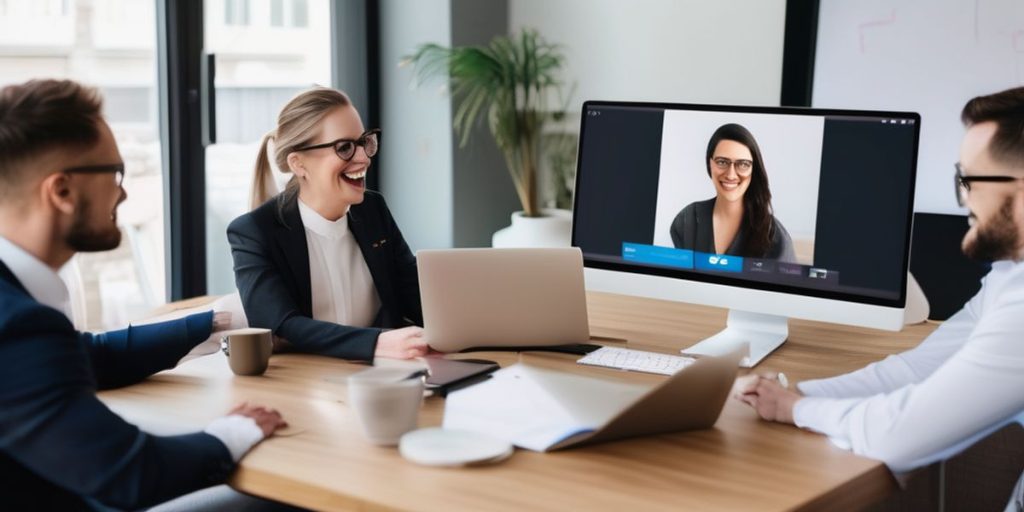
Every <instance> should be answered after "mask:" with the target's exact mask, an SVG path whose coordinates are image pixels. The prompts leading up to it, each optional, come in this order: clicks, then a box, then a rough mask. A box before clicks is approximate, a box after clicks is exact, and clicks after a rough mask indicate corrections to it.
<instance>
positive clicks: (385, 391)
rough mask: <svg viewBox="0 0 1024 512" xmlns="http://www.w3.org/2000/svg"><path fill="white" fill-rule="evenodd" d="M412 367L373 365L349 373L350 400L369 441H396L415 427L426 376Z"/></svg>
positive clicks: (384, 443) (380, 443)
mask: <svg viewBox="0 0 1024 512" xmlns="http://www.w3.org/2000/svg"><path fill="white" fill-rule="evenodd" d="M410 374H413V371H412V370H409V369H400V368H371V369H369V370H364V371H361V372H359V373H356V374H353V375H351V376H349V378H348V379H347V381H346V382H347V385H348V402H349V404H350V405H351V406H352V410H353V411H354V412H355V415H356V418H357V419H358V420H359V424H360V425H362V428H363V433H364V434H366V437H367V438H368V439H369V440H370V442H372V443H374V444H379V445H397V444H398V440H399V439H400V438H401V437H402V434H405V433H406V432H409V431H410V430H414V429H416V422H417V420H418V419H419V415H420V405H421V404H422V403H423V385H424V384H423V378H422V377H420V376H415V377H412V378H408V377H409V376H410Z"/></svg>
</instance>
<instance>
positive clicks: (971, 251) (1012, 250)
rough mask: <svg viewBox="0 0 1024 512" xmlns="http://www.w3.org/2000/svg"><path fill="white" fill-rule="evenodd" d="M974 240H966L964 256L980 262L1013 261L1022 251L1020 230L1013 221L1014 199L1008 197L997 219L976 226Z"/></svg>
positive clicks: (996, 216) (997, 214)
mask: <svg viewBox="0 0 1024 512" xmlns="http://www.w3.org/2000/svg"><path fill="white" fill-rule="evenodd" d="M976 230H977V233H976V234H975V236H974V239H973V240H970V241H968V240H965V241H964V244H963V250H964V254H966V255H967V257H968V258H971V259H973V260H978V261H999V260H1012V259H1016V258H1017V251H1018V250H1019V249H1020V245H1021V244H1020V230H1019V229H1018V226H1017V222H1016V221H1015V220H1014V219H1013V198H1012V197H1008V198H1006V201H1005V202H1004V203H1003V206H1002V207H1000V208H999V212H997V213H996V215H995V217H993V218H991V219H989V220H988V221H986V222H985V223H984V224H978V225H977V226H976Z"/></svg>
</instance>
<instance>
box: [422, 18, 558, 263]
mask: <svg viewBox="0 0 1024 512" xmlns="http://www.w3.org/2000/svg"><path fill="white" fill-rule="evenodd" d="M403 63H411V64H413V65H414V67H415V69H416V73H417V79H418V80H425V79H429V78H432V77H436V76H442V77H445V78H447V80H448V83H449V87H450V91H451V95H452V101H453V102H454V103H455V114H454V117H453V120H452V124H453V127H454V129H455V132H456V134H457V135H458V137H459V138H460V142H459V145H460V146H465V145H466V143H467V142H468V141H469V139H470V134H471V133H472V127H473V126H474V125H475V124H477V123H482V122H485V123H486V124H487V127H488V129H489V130H490V132H491V135H492V136H493V138H494V142H495V144H497V146H498V149H499V150H500V151H501V153H502V155H503V156H504V158H505V165H506V166H507V168H508V172H509V175H510V176H511V177H512V182H513V184H514V185H515V188H516V193H517V194H518V196H519V201H520V202H521V203H522V206H523V210H522V211H521V212H516V213H514V214H513V216H512V226H511V229H512V230H516V228H517V225H519V226H523V225H535V227H532V228H526V230H528V231H530V230H532V231H534V232H535V234H536V235H537V236H534V237H533V240H529V239H524V238H523V236H521V235H519V234H516V235H515V236H513V237H512V238H513V239H510V240H504V241H503V238H509V237H508V236H505V237H503V236H502V232H499V233H496V234H495V239H494V241H495V245H496V246H497V245H568V241H569V219H568V214H567V213H565V212H561V213H559V212H553V211H546V210H543V209H541V208H540V205H539V202H538V191H537V189H538V170H539V165H540V158H541V154H542V151H541V141H542V139H541V135H542V131H543V129H544V126H545V123H547V122H548V121H550V120H552V119H555V118H559V117H561V116H562V115H564V99H563V98H562V97H561V96H562V92H563V91H562V84H561V82H560V81H559V79H558V77H557V76H556V75H557V74H558V72H559V71H560V70H561V68H562V65H563V63H564V57H563V55H562V53H561V51H560V49H559V48H558V46H556V45H554V44H550V43H547V42H545V41H544V40H543V38H541V37H540V35H539V34H538V33H537V32H536V31H534V30H529V29H524V30H522V31H521V32H520V33H519V34H518V35H516V36H497V37H495V38H494V39H492V40H491V42H490V43H489V44H487V45H484V46H462V47H451V48H448V47H444V46H440V45H438V44H433V43H428V44H423V45H420V46H419V47H418V48H417V49H416V52H415V53H414V54H413V55H411V56H408V57H406V58H405V59H404V60H403ZM555 94H557V95H558V96H559V97H560V98H559V99H560V100H562V101H563V104H562V105H560V106H562V108H561V109H555V108H552V103H553V97H552V96H553V95H555ZM541 219H543V220H541ZM507 229H508V228H507ZM502 231H505V230H502ZM519 231H522V228H520V229H519ZM506 234H507V233H506ZM530 236H531V235H529V234H527V235H526V238H530ZM538 237H539V238H538ZM552 237H554V238H552Z"/></svg>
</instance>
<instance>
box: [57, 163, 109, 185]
mask: <svg viewBox="0 0 1024 512" xmlns="http://www.w3.org/2000/svg"><path fill="white" fill-rule="evenodd" d="M61 172H63V173H64V174H104V173H108V172H112V173H114V174H116V175H117V176H116V177H115V178H116V179H117V186H118V187H120V186H121V184H123V183H124V164H103V165H83V166H81V167H72V168H70V169H64V170H63V171H61Z"/></svg>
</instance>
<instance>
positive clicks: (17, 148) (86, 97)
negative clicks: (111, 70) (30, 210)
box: [0, 80, 103, 198]
mask: <svg viewBox="0 0 1024 512" xmlns="http://www.w3.org/2000/svg"><path fill="white" fill-rule="evenodd" d="M102 106H103V102H102V100H101V99H100V95H99V93H98V92H97V91H96V89H94V88H92V87H86V86H84V85H81V84H79V83H76V82H72V81H71V80H30V81H28V82H25V83H23V84H18V85H9V86H7V87H4V88H3V89H0V189H2V190H0V198H2V197H3V196H6V195H7V194H4V193H3V191H10V190H11V189H12V188H16V187H17V186H18V185H20V184H21V183H23V181H24V180H25V179H26V178H27V177H28V176H29V174H30V173H29V172H28V171H29V170H30V169H31V166H29V165H26V163H27V162H28V161H30V160H31V159H32V158H34V157H38V156H39V155H43V154H45V153H47V152H49V151H53V150H55V149H71V150H75V149H81V148H88V147H89V146H92V145H94V144H96V143H97V142H98V141H99V139H100V131H99V127H98V126H97V121H98V120H99V119H101V109H102Z"/></svg>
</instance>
